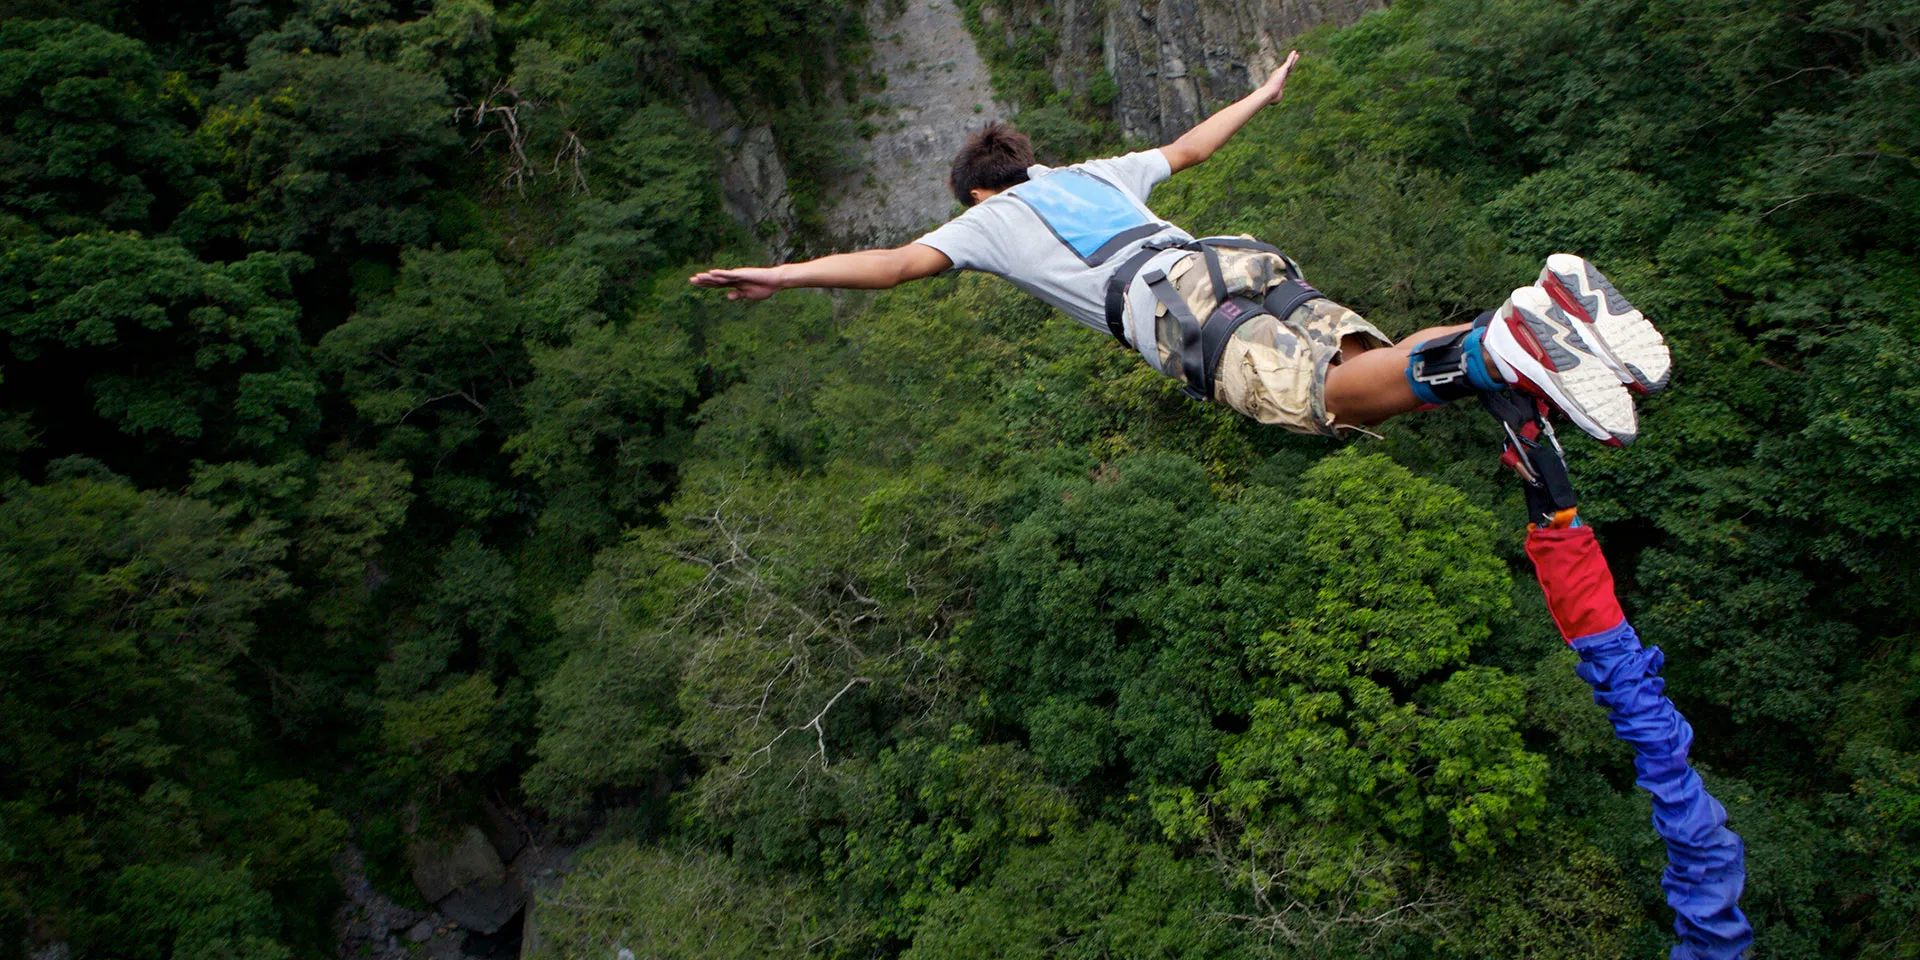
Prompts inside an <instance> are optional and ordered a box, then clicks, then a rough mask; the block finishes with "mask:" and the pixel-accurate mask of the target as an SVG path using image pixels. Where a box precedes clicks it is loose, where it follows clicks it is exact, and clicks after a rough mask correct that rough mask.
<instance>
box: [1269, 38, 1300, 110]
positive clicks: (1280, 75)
mask: <svg viewBox="0 0 1920 960" xmlns="http://www.w3.org/2000/svg"><path fill="white" fill-rule="evenodd" d="M1299 62H1300V51H1298V50H1295V51H1293V52H1291V53H1289V54H1287V62H1286V63H1283V64H1281V65H1280V69H1278V70H1275V71H1274V72H1273V75H1272V76H1269V77H1268V78H1267V82H1266V83H1263V84H1261V85H1260V92H1261V93H1262V94H1265V95H1266V98H1267V106H1273V105H1274V104H1276V103H1279V102H1280V97H1281V95H1282V94H1284V93H1286V92H1287V74H1289V73H1292V72H1293V65H1294V64H1296V63H1299Z"/></svg>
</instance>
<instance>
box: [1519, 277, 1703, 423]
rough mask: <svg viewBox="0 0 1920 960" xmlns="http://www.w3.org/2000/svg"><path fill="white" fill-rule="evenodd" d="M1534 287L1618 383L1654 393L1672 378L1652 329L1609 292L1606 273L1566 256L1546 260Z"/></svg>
mask: <svg viewBox="0 0 1920 960" xmlns="http://www.w3.org/2000/svg"><path fill="white" fill-rule="evenodd" d="M1540 289H1542V290H1545V291H1546V292H1547V296H1548V297H1551V298H1552V299H1553V302H1554V303H1555V304H1557V305H1559V307H1560V309H1562V310H1564V311H1566V312H1567V314H1568V315H1569V316H1571V317H1573V319H1574V320H1575V321H1577V322H1578V323H1579V324H1580V326H1581V333H1582V334H1583V335H1585V336H1586V340H1587V343H1588V344H1589V345H1590V346H1591V347H1592V348H1593V349H1594V352H1596V353H1598V354H1599V355H1600V358H1601V359H1602V360H1605V361H1607V365H1608V366H1610V367H1612V368H1613V372H1614V373H1615V374H1617V375H1618V376H1619V377H1620V382H1621V383H1624V384H1626V385H1627V387H1628V388H1629V389H1631V390H1636V391H1638V392H1640V393H1659V392H1660V391H1661V390H1664V389H1666V387H1667V383H1668V381H1669V380H1670V379H1671V378H1672V376H1673V356H1672V354H1671V353H1669V352H1668V350H1667V341H1666V338H1665V337H1662V336H1661V335H1660V331H1659V329H1658V328H1656V327H1654V325H1653V323H1652V322H1651V321H1649V320H1648V319H1647V318H1646V315H1645V314H1643V313H1641V312H1640V311H1639V310H1638V309H1636V308H1635V307H1634V305H1633V304H1632V303H1631V302H1629V301H1628V300H1627V298H1626V297H1625V296H1622V295H1621V293H1620V291H1619V290H1617V289H1615V288H1614V286H1613V284H1612V282H1610V281H1609V280H1607V277H1606V274H1603V273H1601V272H1600V270H1599V268H1597V267H1595V266H1594V265H1593V264H1591V263H1588V262H1587V261H1586V260H1584V259H1581V258H1580V257H1576V256H1574V255H1573V254H1570V253H1556V254H1554V255H1553V256H1551V257H1548V258H1547V265H1546V266H1545V267H1543V268H1541V270H1540Z"/></svg>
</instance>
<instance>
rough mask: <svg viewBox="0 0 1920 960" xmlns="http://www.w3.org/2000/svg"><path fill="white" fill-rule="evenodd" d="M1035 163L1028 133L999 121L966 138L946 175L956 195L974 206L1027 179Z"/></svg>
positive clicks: (963, 204) (966, 205) (965, 203)
mask: <svg viewBox="0 0 1920 960" xmlns="http://www.w3.org/2000/svg"><path fill="white" fill-rule="evenodd" d="M1031 166H1033V143H1032V141H1029V140H1028V139H1027V135H1026V134H1024V133H1021V132H1020V131H1018V130H1015V129H1014V128H1012V127H1010V126H1007V125H1006V124H1004V123H1001V122H999V121H997V120H996V121H994V122H993V123H990V124H987V125H986V126H985V127H983V128H982V129H980V130H979V131H977V132H975V133H974V134H973V136H970V137H968V138H967V142H966V143H965V144H963V145H962V146H961V147H960V153H959V154H958V155H956V156H955V157H954V158H953V173H952V175H951V176H949V177H948V178H947V184H948V186H951V187H952V188H953V198H954V199H955V200H958V201H960V205H961V206H963V207H971V206H973V205H974V204H976V203H979V202H980V201H981V200H984V199H986V198H987V197H990V196H992V195H994V194H996V193H999V192H1000V191H1002V190H1005V189H1006V188H1008V187H1011V186H1013V185H1014V184H1016V183H1026V182H1027V168H1028V167H1031Z"/></svg>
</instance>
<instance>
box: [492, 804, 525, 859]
mask: <svg viewBox="0 0 1920 960" xmlns="http://www.w3.org/2000/svg"><path fill="white" fill-rule="evenodd" d="M480 819H481V829H482V830H484V831H485V832H486V834H487V839H488V840H490V841H492V843H493V849H494V850H495V851H498V852H499V854H500V859H501V860H503V861H505V862H507V863H512V862H513V858H514V857H517V856H519V855H520V851H522V850H524V849H526V847H527V826H526V824H525V823H524V822H522V819H521V817H520V815H519V814H516V813H514V812H513V811H511V810H508V809H506V808H505V807H502V806H500V805H499V804H497V803H494V802H493V801H491V800H488V801H485V802H483V803H481V804H480Z"/></svg>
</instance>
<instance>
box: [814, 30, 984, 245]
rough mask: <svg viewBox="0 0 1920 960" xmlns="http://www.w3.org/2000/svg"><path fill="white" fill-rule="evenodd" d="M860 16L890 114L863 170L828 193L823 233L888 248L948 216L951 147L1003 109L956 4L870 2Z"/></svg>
mask: <svg viewBox="0 0 1920 960" xmlns="http://www.w3.org/2000/svg"><path fill="white" fill-rule="evenodd" d="M890 6H891V7H894V10H895V13H894V14H893V15H889V12H888V10H887V8H888V7H890ZM866 16H867V32H868V33H869V34H870V35H871V36H873V37H874V41H873V56H874V61H873V68H874V69H875V70H876V71H878V72H880V73H882V74H884V75H885V76H886V78H887V87H886V89H885V90H883V91H881V92H880V93H879V94H876V97H877V99H879V100H880V101H881V102H883V103H885V104H886V105H887V106H888V107H889V108H890V110H889V111H888V112H883V113H880V114H876V115H875V116H874V117H873V123H874V124H875V125H876V126H877V127H878V128H879V130H878V132H877V133H875V134H874V135H873V137H872V138H871V139H869V140H868V141H866V143H865V146H864V151H863V154H864V155H863V156H862V157H861V163H860V169H859V170H858V171H857V172H855V173H854V174H852V175H850V176H849V177H847V178H846V179H844V180H842V181H841V182H840V183H837V184H834V185H833V189H832V190H831V191H830V192H829V194H828V201H829V209H828V213H827V230H828V232H829V233H830V234H832V236H833V239H834V240H835V241H836V243H838V244H841V245H846V246H891V245H894V244H896V243H901V242H904V241H907V240H911V239H913V238H914V237H916V236H919V235H920V234H921V233H922V232H924V231H925V230H926V229H927V228H929V227H931V226H933V225H935V224H938V223H940V222H941V221H943V220H945V219H946V218H947V215H948V213H950V212H951V211H952V209H953V195H952V194H951V193H948V192H947V185H946V178H947V166H948V164H950V163H951V162H952V160H953V154H954V152H955V151H957V150H958V149H960V143H961V141H963V140H965V139H966V136H967V134H968V133H969V132H971V131H973V130H975V129H978V128H979V127H981V126H983V125H985V124H987V123H989V122H992V121H994V120H998V119H1001V118H1002V117H1003V116H1004V112H1003V110H1002V108H1001V106H1000V105H999V104H997V103H995V102H994V99H993V84H992V82H991V80H990V78H989V77H988V74H987V68H986V65H985V64H984V63H982V62H981V60H980V55H979V53H978V52H976V51H975V49H974V45H973V36H972V34H969V33H968V32H967V28H966V26H965V25H964V24H963V23H961V21H960V12H959V10H958V9H957V8H956V7H955V5H954V2H953V0H906V3H904V4H899V5H896V4H890V3H873V4H870V5H869V6H868V7H867V14H866Z"/></svg>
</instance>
